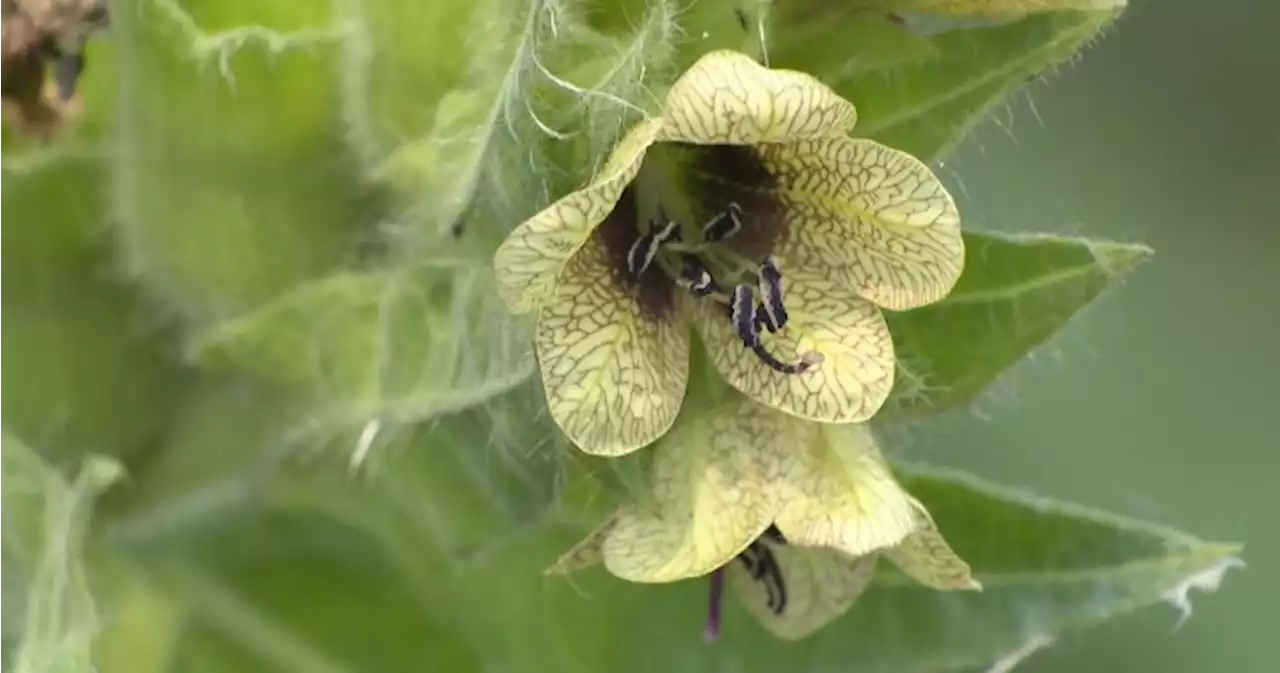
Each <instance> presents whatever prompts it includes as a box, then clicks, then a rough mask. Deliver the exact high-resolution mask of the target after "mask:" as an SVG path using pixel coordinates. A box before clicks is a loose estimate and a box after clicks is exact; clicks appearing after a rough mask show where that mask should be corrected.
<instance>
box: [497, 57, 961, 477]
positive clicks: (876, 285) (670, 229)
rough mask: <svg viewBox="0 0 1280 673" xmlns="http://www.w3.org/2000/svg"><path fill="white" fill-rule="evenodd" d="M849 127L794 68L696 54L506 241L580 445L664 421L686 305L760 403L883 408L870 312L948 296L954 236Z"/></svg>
mask: <svg viewBox="0 0 1280 673" xmlns="http://www.w3.org/2000/svg"><path fill="white" fill-rule="evenodd" d="M855 118H856V114H855V111H854V107H853V105H852V104H850V103H849V102H848V101H846V100H844V99H842V98H840V97H839V96H838V95H836V93H835V92H833V91H832V90H831V89H829V88H828V87H826V86H825V85H823V84H822V83H821V82H819V81H817V80H816V79H814V78H812V77H810V76H809V75H806V74H803V73H798V72H791V71H786V70H770V69H767V68H765V67H763V66H761V65H759V64H757V63H756V62H755V61H753V60H751V59H750V58H748V57H747V56H744V55H742V54H738V53H734V52H723V51H722V52H713V53H710V54H708V55H706V56H705V57H703V58H702V59H700V60H699V61H698V62H697V63H695V64H694V65H693V66H692V67H691V68H690V69H689V70H688V71H687V72H686V73H685V74H684V75H683V76H681V77H680V79H679V80H677V81H676V82H675V84H673V85H672V87H671V89H670V90H669V92H668V93H667V96H666V99H665V103H664V106H663V109H662V114H661V116H659V117H654V118H650V119H647V120H645V121H643V122H641V123H639V124H638V125H637V126H635V127H634V128H632V129H631V131H630V132H629V133H628V134H627V135H626V136H625V137H624V138H623V139H622V141H621V142H620V143H619V145H618V146H617V147H616V148H615V149H614V151H613V154H612V155H611V156H610V157H609V160H608V161H607V163H606V164H605V166H604V168H603V169H602V170H601V171H600V172H599V174H598V175H597V177H596V178H595V179H594V180H593V181H592V182H591V183H590V184H588V185H587V186H585V187H583V188H582V189H580V190H578V191H576V192H573V193H571V194H569V195H567V196H565V197H564V198H562V199H560V200H559V201H556V202H555V203H553V204H552V205H551V206H549V207H548V208H546V209H545V210H543V211H542V212H540V213H538V214H537V215H534V216H533V217H532V218H530V219H529V220H528V221H526V222H524V223H523V224H521V225H520V226H519V227H517V228H516V229H515V230H514V231H513V232H512V233H511V235H510V236H509V237H508V238H507V240H506V241H505V242H504V243H503V244H502V246H501V247H500V248H499V249H498V251H497V254H496V255H495V257H494V267H495V270H496V273H497V277H498V282H499V286H500V290H501V292H502V295H503V298H504V299H505V300H506V302H507V304H508V306H509V307H510V308H511V309H512V310H513V311H515V312H518V313H523V312H534V311H536V312H537V330H536V336H535V347H536V350H537V354H538V359H539V362H540V367H541V373H542V381H543V385H544V387H545V390H546V395H547V401H548V407H549V409H550V413H551V416H552V417H553V418H554V419H555V421H556V422H557V424H559V426H560V427H561V428H562V429H563V430H564V432H565V433H566V434H567V435H568V437H569V438H570V439H571V440H572V441H573V442H574V443H575V444H577V445H578V446H579V447H580V448H581V449H582V450H584V451H586V452H589V453H593V454H598V455H621V454H625V453H628V452H631V451H634V450H636V449H638V448H640V447H642V446H645V445H646V444H649V443H651V442H652V441H654V440H655V439H657V438H658V437H660V436H662V435H663V433H665V432H666V431H667V429H668V428H670V427H671V424H672V423H674V422H675V418H676V415H677V412H678V411H679V409H680V404H681V401H682V399H683V397H684V392H685V385H686V383H687V380H688V373H689V372H688V369H689V365H688V358H689V340H690V330H689V326H688V323H689V320H688V319H689V317H690V316H691V317H692V321H693V323H694V324H696V325H697V327H698V329H699V331H700V332H701V335H702V338H703V341H704V342H705V344H706V347H707V351H708V353H709V355H710V359H711V361H712V362H713V363H714V365H715V367H716V368H717V369H718V370H719V371H720V373H721V374H722V375H723V376H724V378H725V379H726V380H727V381H728V382H729V383H730V384H731V385H733V386H734V387H735V388H737V389H738V390H740V391H742V392H743V393H745V394H747V395H748V396H750V397H752V398H754V399H755V400H757V401H759V402H761V403H763V404H766V405H768V406H770V407H773V408H776V409H779V410H781V411H784V412H786V413H788V414H792V415H794V416H797V417H800V418H806V419H810V420H814V421H820V422H826V423H853V422H859V421H863V420H866V419H868V418H869V417H871V415H872V414H874V413H875V412H876V411H877V410H878V409H879V408H880V406H881V405H882V404H883V403H884V401H885V399H886V397H887V396H888V394H889V390H890V388H891V387H892V385H893V374H894V355H893V345H892V342H891V340H890V335H889V330H888V327H887V326H886V324H885V321H884V318H883V316H882V315H881V314H880V310H879V308H878V306H879V307H884V308H888V309H895V310H901V309H909V308H914V307H917V306H921V305H924V304H928V303H930V302H933V301H936V300H938V299H940V298H942V297H943V296H945V295H946V294H947V293H948V292H950V290H951V287H952V286H953V285H954V284H955V281H956V280H957V278H958V277H959V275H960V271H961V267H962V266H963V263H964V246H963V243H962V241H961V237H960V218H959V215H958V213H957V211H956V207H955V204H954V202H953V201H952V199H951V197H950V195H949V194H947V192H946V190H945V189H944V188H943V186H942V185H941V184H940V183H939V182H938V180H937V178H936V177H935V176H934V175H933V173H932V172H930V170H929V169H928V167H926V166H925V165H924V164H922V163H921V162H919V161H917V160H916V159H914V158H913V157H911V156H909V155H907V154H904V153H902V152H899V151H897V150H893V149H891V148H888V147H885V146H883V145H880V144H878V143H876V142H873V141H871V140H866V139H858V138H850V137H848V135H847V134H848V132H849V130H850V129H851V128H852V127H853V124H854V120H855ZM784 284H785V305H784V301H783V299H784V292H783V286H784Z"/></svg>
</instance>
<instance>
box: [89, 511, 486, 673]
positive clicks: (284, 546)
mask: <svg viewBox="0 0 1280 673" xmlns="http://www.w3.org/2000/svg"><path fill="white" fill-rule="evenodd" d="M229 524H230V525H229V527H228V528H226V529H224V530H225V531H227V532H229V533H230V534H229V535H227V536H224V537H217V538H206V542H211V543H215V544H207V545H206V546H203V547H201V548H199V550H198V552H194V553H192V554H190V555H188V556H184V555H180V554H173V553H167V554H164V555H163V556H162V557H159V558H157V557H154V556H152V557H149V558H147V559H146V560H145V564H135V565H132V566H131V567H130V568H129V570H130V571H131V572H130V573H129V575H130V580H131V582H130V583H129V584H124V585H123V586H121V585H119V584H118V587H119V588H118V589H117V590H118V591H119V593H120V599H119V600H120V602H121V603H123V604H124V605H125V606H126V607H132V605H131V604H133V603H136V602H140V601H139V599H138V598H137V595H138V594H145V595H146V596H147V599H146V602H147V603H151V604H152V605H151V606H150V612H151V613H152V614H156V613H160V614H167V616H168V620H169V621H168V622H167V623H168V625H173V624H175V623H180V624H181V625H182V626H181V628H180V629H178V630H176V632H175V633H171V634H170V637H169V638H168V639H161V640H163V641H164V644H163V645H161V647H163V649H164V651H165V653H166V655H167V656H165V657H155V656H152V657H146V656H145V654H143V657H144V659H143V660H144V661H149V662H150V664H151V666H150V667H149V668H140V667H139V665H138V664H139V662H138V660H137V658H134V657H127V656H126V651H125V650H123V649H113V647H112V644H113V643H117V642H124V643H130V642H133V643H137V642H143V643H145V645H144V647H142V648H141V649H142V651H143V652H144V653H145V652H146V651H147V650H154V649H156V647H157V645H156V643H155V642H154V641H153V640H150V639H147V640H144V637H145V636H146V635H147V634H154V629H156V627H157V626H159V627H162V630H163V627H164V626H165V625H164V624H156V623H155V621H156V620H155V619H145V618H137V617H135V616H134V615H132V614H129V613H126V617H134V618H133V619H131V620H128V619H127V620H126V621H125V623H123V624H120V625H117V626H115V627H114V628H113V629H112V630H111V631H109V632H108V633H107V636H106V640H107V642H105V643H104V644H103V647H102V649H103V650H104V651H106V652H107V653H109V654H110V655H111V656H108V657H104V658H103V665H102V668H101V670H102V671H103V673H117V672H119V673H164V672H165V671H174V672H178V671H181V672H182V673H187V672H208V673H215V672H226V673H231V672H235V673H249V672H251V671H262V672H263V673H292V672H296V673H344V672H349V673H357V672H361V673H363V672H365V671H370V672H376V671H387V672H392V671H404V670H428V669H430V670H445V671H459V672H460V673H461V672H465V671H477V670H480V667H479V659H478V656H477V652H476V650H474V649H472V648H470V647H468V646H467V645H466V642H465V640H464V639H461V638H459V637H458V634H457V633H455V631H456V626H455V625H453V624H451V623H449V622H447V621H443V620H440V619H437V618H435V617H433V616H432V612H436V611H435V610H433V609H432V606H431V604H430V603H427V602H424V598H423V597H422V596H419V595H415V594H414V593H413V592H412V591H406V590H405V589H406V588H405V586H404V585H403V584H402V583H401V579H402V578H401V577H400V576H399V575H398V574H397V573H396V572H394V569H393V568H391V567H389V566H388V565H387V563H386V560H385V558H384V557H383V556H382V555H380V554H379V550H378V548H377V546H375V545H373V544H371V541H370V539H369V538H368V537H367V536H365V535H363V534H361V532H360V531H358V530H354V529H352V528H350V527H347V526H343V525H341V524H338V523H336V522H333V521H331V520H323V519H319V518H316V517H310V518H307V517H300V516H293V515H290V514H289V513H285V512H282V513H279V514H275V515H273V516H269V517H253V518H251V517H242V518H236V519H234V520H232V521H230V522H229ZM197 560H198V562H197ZM157 603H159V604H160V605H159V606H156V605H155V604H157ZM175 613H176V614H175ZM144 617H145V615H144ZM169 630H170V631H175V630H174V629H173V628H172V626H170V628H169ZM152 638H154V635H153V636H152Z"/></svg>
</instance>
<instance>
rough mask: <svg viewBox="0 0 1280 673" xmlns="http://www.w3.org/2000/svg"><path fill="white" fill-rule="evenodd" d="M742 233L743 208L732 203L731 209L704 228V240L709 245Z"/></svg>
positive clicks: (717, 216)
mask: <svg viewBox="0 0 1280 673" xmlns="http://www.w3.org/2000/svg"><path fill="white" fill-rule="evenodd" d="M739 231H742V208H741V207H739V206H738V204H737V203H730V204H729V209H728V210H726V211H724V212H723V213H720V214H719V215H716V216H715V217H714V218H712V219H711V221H709V222H707V223H706V224H705V225H703V227H702V238H703V240H705V241H706V242H708V243H715V242H716V241H723V240H724V239H726V238H732V237H733V236H734V234H737V233H738V232H739Z"/></svg>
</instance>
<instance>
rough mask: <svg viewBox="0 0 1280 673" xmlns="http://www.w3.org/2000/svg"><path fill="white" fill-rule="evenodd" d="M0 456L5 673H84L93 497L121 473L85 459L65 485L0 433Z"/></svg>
mask: <svg viewBox="0 0 1280 673" xmlns="http://www.w3.org/2000/svg"><path fill="white" fill-rule="evenodd" d="M2 455H3V468H4V469H3V472H4V507H3V512H4V545H3V552H4V566H5V615H6V617H5V622H4V641H5V643H4V644H5V651H6V661H5V670H6V671H12V672H13V673H45V672H47V671H59V672H63V671H65V672H66V673H92V672H93V671H94V666H93V656H92V650H91V644H92V636H93V634H94V632H95V631H96V630H97V628H98V627H99V619H98V612H97V608H96V606H95V601H94V597H93V596H92V595H91V594H90V591H89V588H90V587H89V582H88V580H87V577H86V574H85V564H84V547H85V543H86V536H87V532H88V528H89V518H90V514H91V512H92V510H93V504H94V499H95V498H96V497H97V495H98V494H99V493H101V492H102V491H104V490H106V489H107V488H108V487H109V486H110V485H111V484H112V483H113V482H115V481H116V480H117V479H119V478H120V476H121V475H122V473H123V470H122V468H121V466H120V464H119V463H117V462H115V461H113V460H111V459H109V458H105V457H101V456H89V457H88V458H87V459H86V460H85V461H84V463H83V464H82V465H81V466H80V468H79V471H78V474H77V476H76V478H75V479H74V481H71V482H70V483H68V482H67V480H66V479H65V478H64V477H63V476H62V474H60V473H59V472H57V471H56V470H54V469H53V468H51V467H49V466H48V465H47V464H45V463H44V462H43V461H41V459H40V457H39V456H38V455H36V453H35V452H34V451H32V450H31V449H30V448H28V447H27V445H26V444H24V443H23V442H22V440H20V439H19V438H18V437H15V436H13V435H10V434H9V433H8V432H7V431H6V432H5V433H4V448H3V454H2ZM11 598H12V599H14V600H15V602H14V603H10V600H11Z"/></svg>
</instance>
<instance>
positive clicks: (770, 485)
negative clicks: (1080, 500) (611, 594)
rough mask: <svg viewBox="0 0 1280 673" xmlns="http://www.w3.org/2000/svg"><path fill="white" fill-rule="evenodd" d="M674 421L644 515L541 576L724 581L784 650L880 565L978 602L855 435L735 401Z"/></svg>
mask: <svg viewBox="0 0 1280 673" xmlns="http://www.w3.org/2000/svg"><path fill="white" fill-rule="evenodd" d="M693 411H694V410H689V411H687V412H686V413H684V414H682V415H681V418H680V421H679V422H678V423H677V424H676V425H675V427H674V428H673V429H672V430H671V432H670V433H668V434H667V435H666V436H665V437H663V438H662V439H661V440H660V441H659V442H658V443H657V444H656V446H655V449H654V455H653V461H654V462H653V464H652V465H651V471H650V476H651V479H652V502H647V503H645V504H636V505H627V506H624V507H622V508H621V509H619V510H618V511H617V512H616V513H615V514H614V515H613V516H612V517H610V518H609V519H608V520H607V521H606V522H605V523H604V524H603V525H602V526H601V527H600V528H598V529H597V530H596V531H595V532H593V533H592V534H591V535H589V536H588V537H587V539H586V540H584V541H583V542H581V543H579V544H578V545H577V546H576V547H575V548H574V549H572V550H570V551H569V552H568V553H567V554H565V555H564V556H563V557H562V558H561V559H560V560H559V561H557V563H556V564H555V565H554V566H552V568H551V569H550V570H549V571H548V572H551V573H564V572H569V571H572V570H576V569H578V568H581V567H584V566H586V565H590V564H593V563H596V562H603V563H604V565H605V567H606V568H607V569H608V570H609V572H611V573H612V574H614V575H616V576H618V577H621V578H623V579H626V580H629V581H632V582H642V583H655V582H674V581H678V580H682V579H687V578H691V577H699V576H702V575H707V574H711V575H712V576H713V579H712V591H713V601H712V603H713V619H712V623H713V626H714V624H715V622H716V621H717V617H716V610H717V608H716V607H715V606H716V605H717V604H718V598H719V597H718V592H719V586H720V582H721V581H723V580H722V578H724V577H727V579H728V582H729V584H730V586H731V587H732V588H734V590H735V593H736V594H737V595H738V596H739V598H741V599H742V600H743V601H744V603H745V604H746V606H747V609H748V611H750V612H751V613H752V614H753V615H755V616H756V617H757V618H759V619H760V620H761V622H762V623H763V624H764V625H765V626H766V627H767V628H769V629H770V630H771V631H773V632H774V633H776V634H777V635H779V636H780V637H783V638H802V637H804V636H806V635H809V634H810V633H812V632H814V631H815V630H817V629H818V628H820V627H822V626H823V625H824V624H826V623H828V622H829V621H831V620H832V619H835V618H836V617H838V616H840V615H841V614H843V613H844V612H845V611H846V610H848V608H849V607H850V606H851V605H852V604H853V602H854V600H855V599H856V598H857V597H858V595H859V594H860V593H861V591H862V590H863V589H864V588H865V587H866V585H867V583H868V582H869V581H870V578H871V573H872V570H873V568H874V566H875V563H876V559H877V558H878V557H879V556H885V557H887V558H888V559H889V560H890V561H892V562H893V563H894V564H895V565H897V566H898V567H899V568H900V569H901V570H902V571H903V572H905V573H906V574H907V575H908V576H910V577H911V578H913V579H915V580H916V581H918V582H920V583H922V584H925V585H927V586H930V587H933V588H937V589H942V590H955V589H978V588H979V585H978V583H977V582H975V581H974V580H973V578H972V577H971V576H970V573H969V566H968V565H967V564H966V563H965V562H964V561H963V560H961V559H960V557H959V556H957V555H956V554H955V552H953V551H952V550H951V548H950V547H949V546H948V545H947V543H946V541H945V540H944V539H943V538H942V535H941V534H940V533H939V532H938V530H937V527H936V526H935V525H934V523H933V520H932V518H931V517H930V516H929V513H928V512H927V511H926V510H925V508H924V506H923V505H922V504H921V503H920V502H919V501H917V500H916V499H915V498H913V497H912V496H911V495H910V494H908V493H907V492H906V491H904V490H903V489H902V487H901V486H900V485H899V484H898V483H897V481H896V480H895V479H894V478H893V476H892V474H891V473H890V471H889V468H888V467H887V466H886V465H885V462H884V459H883V457H882V456H881V454H880V451H879V449H878V448H877V446H876V444H875V441H874V439H873V437H872V436H871V433H870V431H869V430H868V429H867V428H866V427H865V426H863V425H858V424H853V425H829V424H819V423H814V422H811V421H805V420H802V419H799V418H795V417H793V416H789V415H785V414H782V413H779V412H776V411H772V410H769V409H765V408H763V407H761V406H760V405H758V404H755V403H754V402H751V401H749V400H745V399H742V398H740V397H736V399H734V400H730V401H728V402H725V403H723V404H722V405H720V406H718V407H717V408H715V409H712V410H709V411H702V410H699V411H698V412H696V413H690V412H693Z"/></svg>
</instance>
